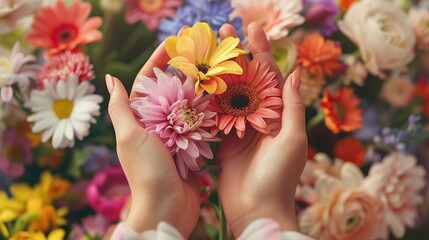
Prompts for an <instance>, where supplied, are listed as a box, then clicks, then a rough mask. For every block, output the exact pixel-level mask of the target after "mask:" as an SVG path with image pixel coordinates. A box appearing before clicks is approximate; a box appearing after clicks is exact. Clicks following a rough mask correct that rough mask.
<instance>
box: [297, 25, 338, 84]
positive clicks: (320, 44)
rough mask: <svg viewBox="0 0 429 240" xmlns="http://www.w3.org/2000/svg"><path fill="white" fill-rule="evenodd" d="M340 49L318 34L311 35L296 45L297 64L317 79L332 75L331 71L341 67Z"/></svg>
mask: <svg viewBox="0 0 429 240" xmlns="http://www.w3.org/2000/svg"><path fill="white" fill-rule="evenodd" d="M341 54H342V52H341V47H340V46H339V45H338V44H336V43H335V42H333V41H331V40H325V39H324V38H323V37H322V36H321V35H320V34H318V33H313V34H310V35H308V36H306V37H305V38H304V40H303V41H302V42H301V43H299V44H298V60H297V63H298V64H299V65H301V66H302V67H303V68H305V69H307V71H308V73H310V74H314V75H316V76H317V77H323V75H324V73H326V74H327V75H328V76H332V75H333V71H334V70H336V69H338V68H340V67H341V66H342V65H341V63H340V62H339V58H340V56H341Z"/></svg>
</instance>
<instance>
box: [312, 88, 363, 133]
mask: <svg viewBox="0 0 429 240" xmlns="http://www.w3.org/2000/svg"><path fill="white" fill-rule="evenodd" d="M359 103H360V99H359V98H358V97H355V96H354V95H353V88H349V87H345V88H341V89H340V90H339V91H337V92H336V93H335V94H332V93H331V92H329V91H326V92H325V96H324V97H323V99H322V102H321V103H320V105H321V107H322V108H323V113H324V114H325V125H326V127H328V129H329V130H331V131H332V132H333V133H335V134H337V133H339V132H340V131H344V132H351V131H354V130H356V129H359V128H360V127H361V126H362V109H360V108H359Z"/></svg>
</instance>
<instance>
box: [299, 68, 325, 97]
mask: <svg viewBox="0 0 429 240" xmlns="http://www.w3.org/2000/svg"><path fill="white" fill-rule="evenodd" d="M325 83H326V81H325V79H324V78H323V77H318V76H316V75H311V74H309V73H308V71H307V70H305V69H303V70H302V71H301V85H300V87H299V92H300V94H301V98H302V102H303V103H304V105H305V106H310V105H312V104H313V103H315V102H316V101H317V100H319V99H320V93H321V92H322V87H323V85H324V84H325Z"/></svg>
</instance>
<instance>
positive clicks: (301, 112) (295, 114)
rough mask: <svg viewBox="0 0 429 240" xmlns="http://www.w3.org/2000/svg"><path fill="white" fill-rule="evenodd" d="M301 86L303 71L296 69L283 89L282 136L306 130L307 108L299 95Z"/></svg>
mask: <svg viewBox="0 0 429 240" xmlns="http://www.w3.org/2000/svg"><path fill="white" fill-rule="evenodd" d="M300 84H301V70H300V69H296V70H295V71H293V72H292V73H291V74H290V75H289V76H288V78H287V79H286V82H285V85H284V88H283V113H282V128H281V131H280V134H279V135H281V136H284V137H288V136H289V135H290V134H300V133H304V134H305V132H306V130H305V106H304V104H303V103H302V99H301V95H300V93H299V86H300Z"/></svg>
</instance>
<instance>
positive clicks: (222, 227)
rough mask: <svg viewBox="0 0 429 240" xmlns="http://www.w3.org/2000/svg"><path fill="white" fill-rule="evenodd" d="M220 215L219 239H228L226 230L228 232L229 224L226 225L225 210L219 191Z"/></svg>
mask: <svg viewBox="0 0 429 240" xmlns="http://www.w3.org/2000/svg"><path fill="white" fill-rule="evenodd" d="M217 197H218V198H217V199H218V205H219V208H218V209H217V210H218V215H219V221H220V229H219V240H226V232H227V225H226V219H225V214H224V212H223V207H222V201H221V200H220V196H219V192H218V196H217Z"/></svg>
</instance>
